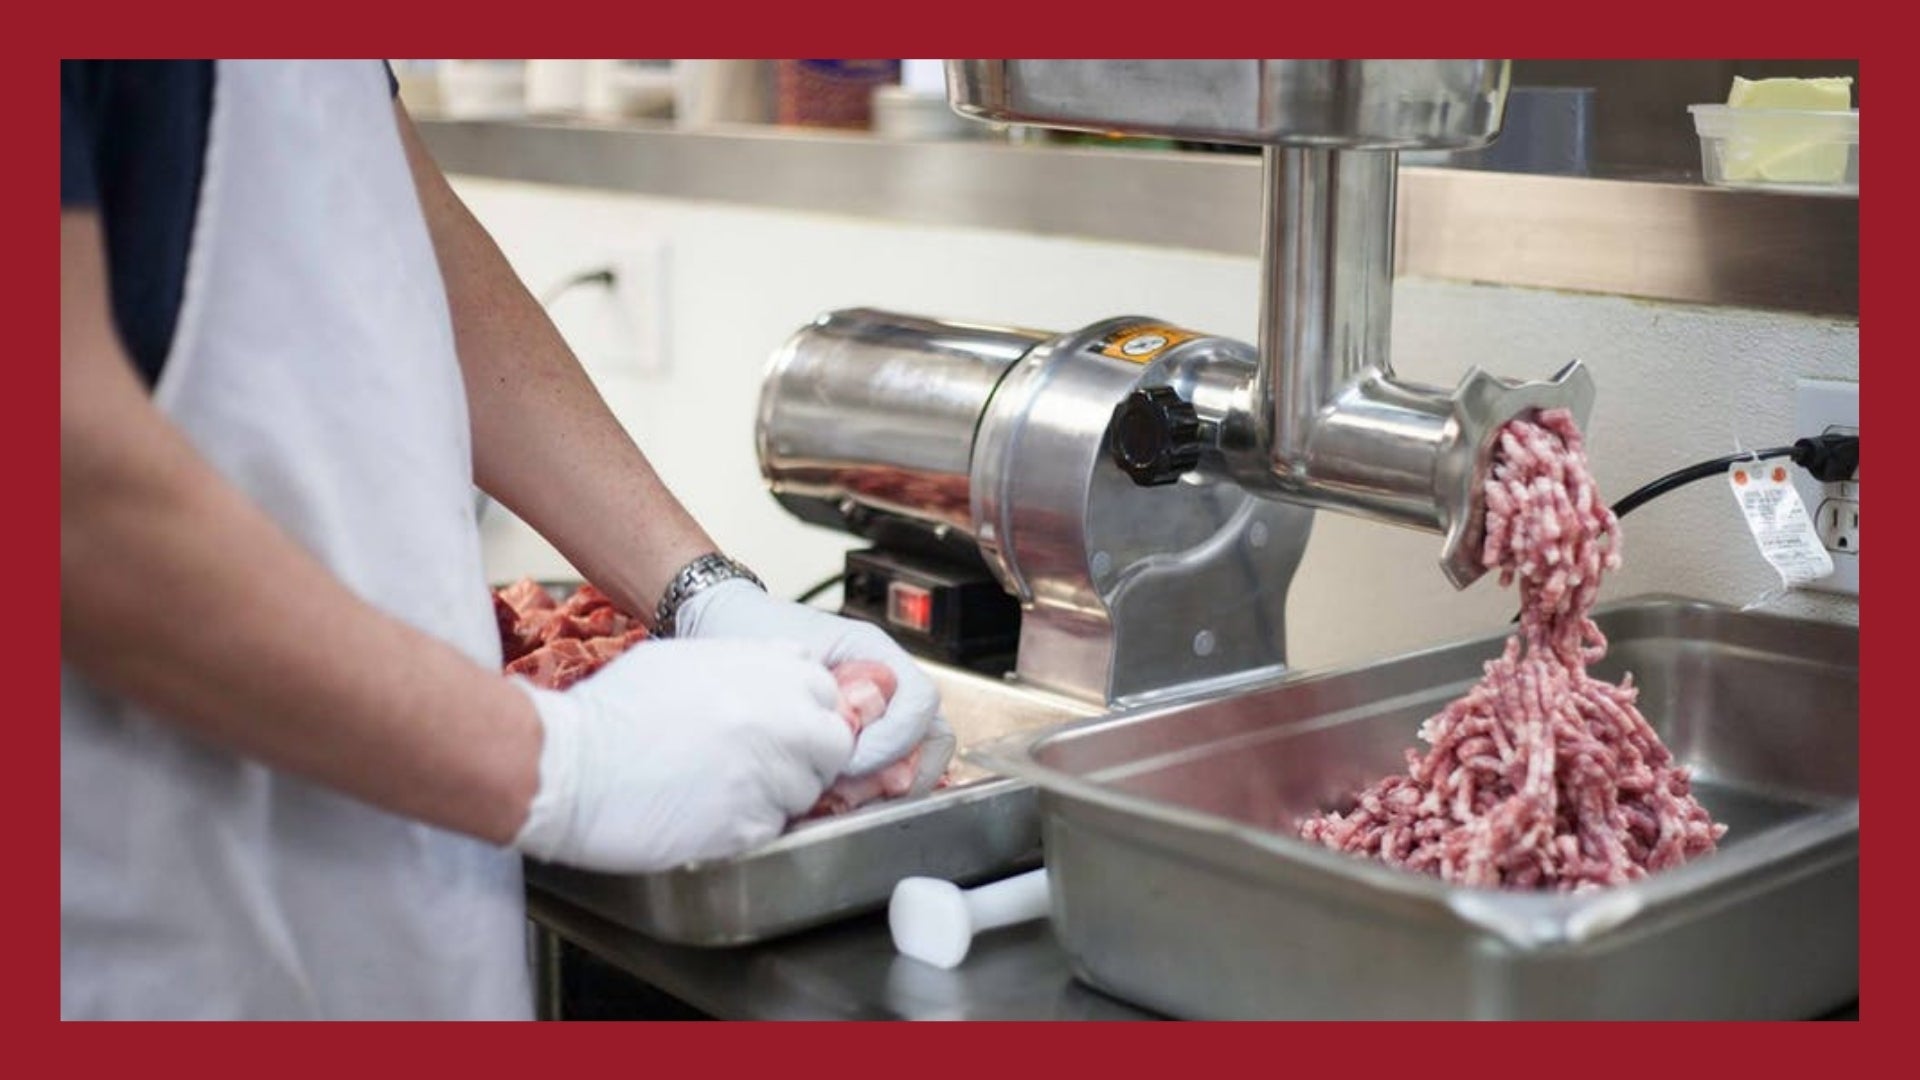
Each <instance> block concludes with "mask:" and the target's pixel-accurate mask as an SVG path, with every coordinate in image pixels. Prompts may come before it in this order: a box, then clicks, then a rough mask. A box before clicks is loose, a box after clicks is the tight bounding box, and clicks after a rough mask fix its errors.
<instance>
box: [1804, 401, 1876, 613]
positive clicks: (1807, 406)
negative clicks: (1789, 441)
mask: <svg viewBox="0 0 1920 1080" xmlns="http://www.w3.org/2000/svg"><path fill="white" fill-rule="evenodd" d="M1859 433H1860V384H1859V383H1857V382H1841V381H1839V380H1833V379H1801V380H1800V384H1799V386H1798V388H1797V390H1796V395H1795V399H1794V407H1793V437H1794V438H1796V439H1797V438H1800V437H1801V436H1804V435H1827V434H1847V435H1858V434H1859ZM1793 483H1794V486H1795V487H1796V488H1798V489H1799V492H1800V501H1801V502H1804V503H1806V504H1807V513H1809V514H1811V515H1812V516H1813V527H1814V530H1815V531H1816V532H1818V533H1819V534H1820V540H1821V542H1822V543H1823V544H1825V545H1826V548H1827V554H1829V555H1831V556H1833V573H1831V574H1829V575H1827V576H1826V577H1823V578H1821V579H1819V580H1818V581H1812V582H1808V583H1807V584H1805V585H1803V586H1801V588H1803V589H1817V590H1819V591H1821V592H1835V593H1848V594H1851V595H1853V596H1858V595H1860V473H1859V472H1858V471H1857V470H1856V471H1855V472H1854V474H1853V477H1852V478H1851V479H1849V480H1845V481H1841V482H1839V483H1833V484H1822V483H1821V482H1820V481H1818V480H1815V479H1814V478H1813V476H1812V475H1811V474H1809V473H1808V472H1807V471H1806V470H1805V469H1799V468H1796V469H1794V470H1793Z"/></svg>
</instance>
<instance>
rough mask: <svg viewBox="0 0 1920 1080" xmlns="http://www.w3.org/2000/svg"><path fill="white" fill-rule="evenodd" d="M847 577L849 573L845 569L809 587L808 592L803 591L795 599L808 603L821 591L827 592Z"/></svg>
mask: <svg viewBox="0 0 1920 1080" xmlns="http://www.w3.org/2000/svg"><path fill="white" fill-rule="evenodd" d="M846 579H847V574H846V571H844V570H843V571H841V572H840V573H838V574H835V575H833V576H832V577H830V578H828V579H826V580H825V581H822V582H820V583H819V584H818V585H815V586H814V587H813V588H811V589H808V590H807V591H806V592H803V593H801V594H800V595H799V597H798V598H796V599H795V600H794V603H796V604H804V603H807V602H809V601H811V600H812V599H813V598H814V597H816V596H819V595H820V594H821V593H823V592H826V591H827V590H828V589H831V588H833V587H834V586H835V585H838V584H840V583H841V582H842V581H845V580H846Z"/></svg>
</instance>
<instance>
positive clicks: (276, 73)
mask: <svg viewBox="0 0 1920 1080" xmlns="http://www.w3.org/2000/svg"><path fill="white" fill-rule="evenodd" d="M187 267H188V269H187V279H186V290H185V298H184V300H183V302H182V307H181V310H180V317H179V320H178V324H177V329H176V331H175V335H174V341H173V346H172V350H171V352H170V353H169V356H168V360H167V364H166V368H165V370H164V372H163V373H162V376H161V379H160V382H159V385H158V386H157V387H156V388H155V391H154V400H155V402H156V403H157V404H158V405H159V407H160V408H162V409H163V410H165V411H166V413H167V414H168V415H169V417H171V418H172V420H173V422H174V423H175V424H177V425H178V426H179V427H180V428H181V429H182V430H184V431H185V432H186V434H187V435H188V437H189V438H191V439H192V440H193V443H194V445H195V446H196V447H197V448H198V449H199V451H200V453H201V454H202V455H203V456H205V458H206V459H207V460H208V461H210V462H211V463H212V464H213V466H214V468H216V469H218V470H219V471H220V473H221V474H222V475H224V476H225V477H226V478H227V479H228V480H229V481H230V482H232V483H234V484H235V485H237V486H238V487H239V488H240V489H241V490H242V491H244V492H245V493H246V494H247V495H248V496H249V497H250V498H251V499H252V500H253V502H254V503H255V504H256V505H258V506H260V507H261V508H262V509H264V510H265V511H266V512H267V513H268V514H270V515H272V517H273V518H274V520H275V521H277V522H278V523H279V525H280V527H281V528H282V529H283V530H285V531H286V532H287V533H288V534H289V535H291V536H292V537H294V538H295V539H296V540H297V541H298V542H300V543H301V544H303V545H304V546H305V547H306V548H307V549H308V550H309V551H311V552H312V553H313V554H314V555H315V556H316V557H318V558H319V559H320V561H321V562H323V563H324V564H326V566H327V567H328V568H329V569H330V570H331V571H332V572H333V573H334V575H335V576H336V577H338V578H339V580H340V581H342V582H344V583H345V584H346V586H347V587H348V588H350V589H352V590H353V591H354V592H355V593H356V594H357V595H359V596H360V597H361V598H363V599H365V600H367V601H368V602H370V603H372V604H374V605H376V606H378V607H380V608H382V609H383V610H385V611H387V612H389V613H391V614H393V615H394V616H396V617H398V618H400V619H403V620H405V621H406V622H408V623H410V624H411V625H413V626H415V627H417V628H419V629H420V630H423V631H425V632H427V633H430V634H433V635H436V636H438V637H440V638H442V639H444V640H446V641H448V642H451V643H452V644H453V645H455V646H456V647H458V648H459V649H461V650H462V651H463V652H465V653H466V654H467V655H469V656H471V657H473V658H474V659H475V660H476V661H478V662H479V663H480V664H482V665H483V666H485V667H487V668H489V669H497V668H498V666H499V664H500V646H499V641H498V638H497V636H496V631H495V629H494V620H493V615H492V607H491V601H490V599H489V597H488V595H487V592H486V587H485V579H484V576H483V571H482V568H481V559H480V539H479V533H478V530H477V528H476V526H475V522H474V512H473V499H472V459H471V453H470V447H469V432H468V427H467V408H466V397H465V393H464V389H463V386H462V383H461V378H460V371H459V367H458V363H457V360H456V358H455V355H454V348H453V330H452V326H451V324H450V321H449V318H448V314H447V304H446V294H445V292H444V289H443V286H442V284H441V279H440V272H439V268H438V266H437V265H436V263H435V261H434V253H433V248H432V245H431V243H430V242H429V240H428V237H427V231H426V224H425V221H424V220H423V218H422V216H421V212H420V203H419V198H418V196H417V194H416V193H415V190H414V187H413V182H412V179H411V177H410V175H409V173H408V170H407V163H406V157H405V153H404V151H403V150H402V148H401V145H400V141H399V134H398V132H397V130H396V128H395V125H394V116H393V105H392V100H391V98H390V97H389V93H388V88H387V82H386V78H385V76H384V75H383V73H382V71H381V68H380V65H379V64H377V63H369V62H358V63H256V62H241V61H224V60H223V61H220V62H219V64H218V67H217V69H216V72H215V80H214V92H213V113H212V119H211V122H210V127H209V130H208V144H207V161H206V170H205V173H204V175H203V179H202V182H201V190H200V198H199V211H198V216H197V218H196V220H195V225H194V239H193V246H192V250H191V253H190V255H189V257H188V262H187ZM179 630H180V632H182V633H192V632H193V628H192V627H187V626H183V627H180V628H179ZM339 645H340V651H341V662H342V663H343V664H346V663H350V662H351V661H350V660H349V656H350V653H351V643H349V642H340V643H339ZM263 722H269V723H270V722H273V721H272V718H263ZM524 919H525V913H524V900H523V898H522V894H521V883H520V863H519V859H518V858H517V857H516V856H514V855H512V854H510V853H508V852H506V851H503V850H501V849H499V848H495V847H493V846H491V845H488V844H485V843H481V842H479V841H476V840H472V839H468V838H466V837H462V836H458V835H455V834H452V833H449V832H445V831H442V830H439V829H435V828H431V827H428V826H426V825H421V824H417V823H414V822H411V821H408V820H406V819H403V818H400V817H396V816H394V815H391V814H388V813H385V812H383V811H380V810H377V809H374V808H372V807H370V806H368V805H366V804H363V803H360V802H356V801H354V800H352V799H349V798H346V797H344V796H341V795H336V794H334V793H332V792H330V791H328V790H326V789H323V788H321V787H318V786H316V785H313V784H310V783H306V782H304V781H301V780H299V779H295V778H292V777H289V776H285V775H281V774H279V773H276V772H274V771H272V770H270V769H267V768H265V767H263V766H260V765H256V764H253V763H251V762H248V761H246V760H243V759H241V758H238V757H236V756H234V755H232V754H229V753H227V752H225V751H222V750H218V749H214V748H211V747H209V746H207V745H205V744H202V743H199V742H196V741H195V740H193V739H191V738H189V737H188V736H186V735H184V734H182V733H180V731H179V730H178V729H176V728H174V727H171V726H169V725H167V724H166V723H163V722H160V721H158V720H155V719H154V718H152V717H151V716H149V715H147V714H146V713H145V712H144V711H143V710H141V709H139V708H137V707H134V706H132V705H130V704H128V703H126V702H124V701H120V700H116V699H114V698H112V697H110V696H107V695H105V694H103V693H101V692H100V691H98V690H96V689H94V688H93V687H91V686H90V685H88V684H87V682H86V681H85V680H84V679H82V678H81V677H79V676H78V675H77V674H75V673H74V672H73V671H71V670H69V669H67V668H66V667H65V666H64V665H63V666H62V669H61V673H60V1011H61V1013H62V1015H63V1016H66V1017H72V1018H79V1017H396V1018H399V1017H406V1018H415V1017H422V1018H425V1017H501V1018H524V1017H527V1016H529V1015H530V1014H531V1008H532V1007H531V994H530V987H529V979H528V971H527V963H526V960H527V953H526V947H525V941H526V939H525V922H524Z"/></svg>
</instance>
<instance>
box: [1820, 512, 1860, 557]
mask: <svg viewBox="0 0 1920 1080" xmlns="http://www.w3.org/2000/svg"><path fill="white" fill-rule="evenodd" d="M1813 527H1814V530H1815V531H1816V532H1818V533H1819V534H1820V542H1821V543H1822V544H1825V545H1826V546H1827V550H1828V551H1829V552H1832V553H1833V554H1835V555H1846V554H1853V555H1858V554H1860V504H1859V503H1857V502H1854V501H1853V500H1852V499H1828V500H1827V501H1826V502H1823V503H1821V504H1820V509H1818V510H1816V511H1814V515H1813Z"/></svg>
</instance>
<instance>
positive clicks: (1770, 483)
mask: <svg viewBox="0 0 1920 1080" xmlns="http://www.w3.org/2000/svg"><path fill="white" fill-rule="evenodd" d="M1727 482H1728V484H1730V485H1731V486H1732V487H1733V497H1734V499H1735V500H1736V501H1737V502H1739V504H1740V513H1741V514H1743V515H1744V516H1745V517H1746V519H1747V528H1748V529H1749V530H1751V531H1752V532H1753V539H1754V542H1755V543H1757V544H1759V545H1760V554H1761V555H1762V556H1764V557H1765V558H1766V560H1767V562H1768V563H1770V564H1772V566H1773V568H1774V570H1776V571H1778V572H1779V574H1780V580H1781V581H1782V582H1783V583H1784V584H1785V585H1786V587H1788V588H1792V587H1794V586H1796V585H1805V584H1806V583H1807V582H1809V581H1816V580H1818V579H1820V578H1823V577H1826V576H1827V575H1828V574H1831V573H1833V556H1831V555H1829V554H1827V549H1826V545H1824V544H1822V543H1821V542H1820V534H1819V533H1816V532H1815V531H1814V529H1813V519H1812V518H1811V517H1809V516H1808V515H1807V506H1806V504H1805V503H1803V502H1801V501H1800V493H1799V492H1797V491H1795V490H1794V489H1793V480H1792V478H1791V477H1790V476H1789V475H1788V474H1787V466H1786V464H1785V463H1784V462H1781V461H1757V460H1756V461H1739V462H1735V463H1734V464H1733V465H1731V466H1729V467H1728V469H1727Z"/></svg>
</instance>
